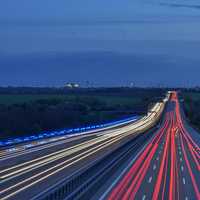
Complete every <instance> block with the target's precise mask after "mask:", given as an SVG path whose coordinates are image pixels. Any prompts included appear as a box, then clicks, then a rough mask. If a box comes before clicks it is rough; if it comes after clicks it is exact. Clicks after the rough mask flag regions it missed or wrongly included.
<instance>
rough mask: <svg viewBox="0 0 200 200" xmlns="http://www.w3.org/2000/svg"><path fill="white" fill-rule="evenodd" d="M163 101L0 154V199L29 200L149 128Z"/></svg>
mask: <svg viewBox="0 0 200 200" xmlns="http://www.w3.org/2000/svg"><path fill="white" fill-rule="evenodd" d="M162 110H163V103H157V104H156V105H155V106H154V107H153V108H152V110H151V112H150V113H149V114H148V115H147V116H145V117H144V118H142V119H140V120H138V121H137V122H135V123H131V124H129V125H127V126H124V127H120V128H113V129H111V130H106V131H102V132H98V133H97V134H94V135H92V136H90V135H88V136H87V135H86V136H81V137H78V138H77V139H76V140H73V139H70V140H61V141H56V142H55V143H52V144H45V145H41V146H39V147H36V148H32V149H30V150H23V149H22V150H21V151H19V152H16V153H11V154H8V155H4V154H2V155H1V157H0V199H1V200H7V199H9V200H12V199H13V200H18V199H19V200H22V199H23V200H30V199H32V198H34V197H35V196H37V195H38V194H39V193H41V192H42V191H44V190H45V189H46V188H49V187H51V186H52V185H54V184H55V183H57V182H58V181H60V180H62V179H64V178H65V177H66V176H70V175H71V174H73V173H75V172H76V171H78V170H80V168H81V167H83V166H86V165H87V164H88V163H91V162H93V161H95V160H97V159H100V158H101V157H102V156H103V155H104V154H105V153H107V152H108V151H111V150H113V149H116V148H118V147H119V146H120V145H122V144H123V143H125V142H127V141H128V140H130V139H131V138H133V137H135V136H136V135H138V134H140V133H141V132H144V130H146V129H149V128H150V127H152V125H154V124H155V123H156V121H157V120H158V119H159V118H160V115H161V113H162Z"/></svg>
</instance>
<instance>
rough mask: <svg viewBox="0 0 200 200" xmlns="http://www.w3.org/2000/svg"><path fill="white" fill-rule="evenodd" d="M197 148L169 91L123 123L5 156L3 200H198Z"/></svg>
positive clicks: (1, 163) (199, 141)
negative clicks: (148, 109) (142, 114)
mask: <svg viewBox="0 0 200 200" xmlns="http://www.w3.org/2000/svg"><path fill="white" fill-rule="evenodd" d="M161 119H162V120H161ZM159 121H160V122H161V123H160V125H159V126H158V125H157V123H158V122H159ZM199 147H200V135H199V134H198V133H196V131H195V130H194V129H193V128H191V127H190V126H189V124H188V123H187V121H186V120H185V118H184V113H183V111H182V110H181V108H180V105H179V101H178V95H177V93H176V92H171V93H170V95H169V96H168V97H166V99H164V100H163V102H160V103H156V104H155V105H154V106H153V107H152V109H151V110H150V111H149V112H148V114H147V115H146V116H144V117H143V118H141V119H139V120H138V121H135V122H132V123H129V124H126V125H124V126H120V127H113V128H110V129H106V130H100V131H97V132H96V133H94V134H84V135H80V136H77V137H72V138H63V139H61V140H58V141H57V140H55V141H54V142H50V143H45V144H42V145H39V146H35V147H32V148H30V149H23V148H22V149H20V148H19V147H18V148H19V150H18V151H17V152H12V151H11V152H9V151H6V152H7V153H5V150H4V151H2V152H0V199H1V200H7V199H8V200H61V199H64V200H72V199H75V200H76V199H81V200H82V199H93V200H96V199H98V200H107V199H108V200H121V199H122V200H129V199H130V200H137V199H141V200H149V199H153V200H160V199H161V200H165V199H169V200H199V199H200V192H199V191H200V173H199V172H200V148H199Z"/></svg>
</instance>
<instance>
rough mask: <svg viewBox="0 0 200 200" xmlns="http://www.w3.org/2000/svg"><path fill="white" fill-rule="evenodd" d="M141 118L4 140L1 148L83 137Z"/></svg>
mask: <svg viewBox="0 0 200 200" xmlns="http://www.w3.org/2000/svg"><path fill="white" fill-rule="evenodd" d="M139 118H140V117H139V116H133V117H129V118H125V119H121V120H116V121H111V122H108V123H104V124H94V125H90V126H86V127H79V128H68V129H62V130H56V131H46V132H43V133H37V134H34V135H30V136H24V137H17V138H10V139H3V140H0V147H8V146H11V145H17V144H21V143H25V142H32V141H37V140H41V139H46V138H53V137H56V136H69V137H71V136H75V135H81V134H85V133H88V132H89V131H98V130H102V129H106V128H110V127H113V126H120V125H123V124H126V123H130V122H132V121H136V120H138V119H139Z"/></svg>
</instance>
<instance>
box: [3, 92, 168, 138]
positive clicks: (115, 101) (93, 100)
mask: <svg viewBox="0 0 200 200" xmlns="http://www.w3.org/2000/svg"><path fill="white" fill-rule="evenodd" d="M7 89H8V90H6V89H1V92H0V98H1V96H3V95H4V94H9V95H10V98H15V97H16V95H19V94H20V95H21V98H23V97H24V98H25V97H26V95H25V94H32V95H42V94H54V96H53V98H49V99H38V100H35V101H28V102H26V101H25V102H24V103H16V104H15V103H14V104H11V105H7V104H0V122H1V123H0V138H8V137H14V136H18V135H24V134H25V135H27V134H34V133H38V132H40V131H45V130H55V129H62V128H67V127H79V126H85V125H89V124H93V123H104V122H107V121H110V120H117V119H121V118H124V117H128V116H131V115H142V114H145V113H146V112H147V110H148V107H149V106H150V105H151V104H152V103H153V102H155V101H158V100H160V99H162V98H163V96H164V95H165V91H163V90H158V89H152V90H139V89H135V90H134V89H127V88H124V89H122V88H118V89H116V88H114V89H113V88H112V89H106V88H103V89H78V90H65V89H54V88H53V89H52V88H50V89H49V90H48V89H47V88H45V89H41V88H32V89H31V88H17V89H16V88H15V89H14V90H13V88H7ZM61 91H62V92H61ZM55 94H58V98H56V97H55ZM60 94H63V96H62V95H61V96H60ZM64 94H65V95H64ZM72 94H73V95H72ZM61 97H62V98H61ZM136 99H137V100H136Z"/></svg>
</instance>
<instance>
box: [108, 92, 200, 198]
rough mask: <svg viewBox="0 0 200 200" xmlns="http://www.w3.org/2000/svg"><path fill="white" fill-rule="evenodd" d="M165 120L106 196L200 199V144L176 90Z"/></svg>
mask: <svg viewBox="0 0 200 200" xmlns="http://www.w3.org/2000/svg"><path fill="white" fill-rule="evenodd" d="M165 123H167V126H163V127H162V128H161V130H160V131H159V132H158V133H157V134H156V135H155V137H154V139H153V140H152V142H151V143H150V144H149V145H148V146H147V147H146V148H145V149H144V151H143V152H142V153H141V155H140V156H139V157H138V159H137V160H136V161H135V162H134V163H133V165H132V166H131V168H129V170H127V172H126V173H124V174H122V178H121V180H120V181H119V182H118V183H117V184H116V185H115V186H114V187H113V188H112V189H111V190H110V191H106V193H107V194H108V195H107V196H106V197H105V199H109V200H121V199H122V200H128V199H154V200H156V199H161V200H164V199H169V200H179V199H180V200H182V199H184V200H189V199H192V200H198V199H200V193H199V191H200V153H199V145H198V144H197V143H196V142H195V141H194V140H193V137H191V135H190V133H189V132H188V130H187V129H186V128H185V124H184V123H185V122H184V121H183V120H182V117H181V112H180V106H179V102H178V97H177V93H176V92H173V93H172V95H171V99H170V102H169V103H168V108H167V112H166V116H165ZM199 139H200V138H199Z"/></svg>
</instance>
